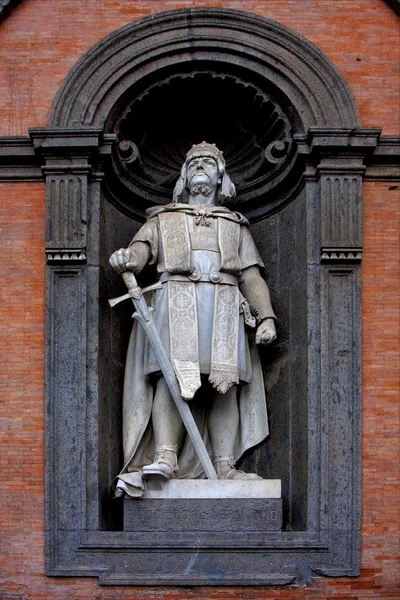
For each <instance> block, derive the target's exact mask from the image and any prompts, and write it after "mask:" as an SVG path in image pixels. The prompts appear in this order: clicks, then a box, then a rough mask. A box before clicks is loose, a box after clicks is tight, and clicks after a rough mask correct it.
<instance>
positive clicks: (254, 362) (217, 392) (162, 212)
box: [110, 142, 276, 497]
mask: <svg viewBox="0 0 400 600" xmlns="http://www.w3.org/2000/svg"><path fill="white" fill-rule="evenodd" d="M234 196H235V186H234V184H233V183H232V181H231V180H230V178H229V176H228V175H227V173H226V171H225V160H224V157H223V155H222V152H221V151H220V150H218V148H217V147H216V146H215V145H214V144H208V143H206V142H202V143H201V144H197V145H194V146H193V147H192V148H191V150H190V151H189V152H188V154H187V156H186V160H185V163H184V164H183V167H182V171H181V176H180V178H179V180H178V182H177V183H176V186H175V190H174V195H173V201H172V203H171V204H168V205H165V206H160V207H157V208H151V209H149V210H148V211H147V212H148V219H147V221H146V223H145V224H144V225H143V227H142V228H141V229H140V230H139V231H138V233H137V234H136V235H135V237H134V238H133V240H132V242H131V243H130V245H129V247H128V248H121V249H120V250H117V251H116V252H114V254H113V255H112V256H111V258H110V263H111V266H112V267H113V268H114V269H115V270H116V271H117V272H119V273H123V272H124V271H132V272H134V273H135V274H138V273H140V272H141V271H142V269H143V268H145V266H146V265H156V267H157V272H158V274H159V286H158V289H157V290H156V291H155V292H153V297H152V300H151V306H152V307H153V309H154V311H153V312H152V314H153V318H154V320H155V323H156V326H157V328H158V331H159V333H160V337H161V340H162V342H163V344H164V347H165V348H166V349H167V352H168V353H169V357H170V361H171V364H172V366H173V369H174V371H175V374H176V377H177V379H178V382H179V386H180V390H181V394H182V397H183V398H184V399H185V400H187V402H188V403H189V404H190V406H191V410H192V413H193V416H194V418H195V421H196V423H197V426H198V429H199V432H200V434H201V436H202V438H203V441H204V443H205V445H206V447H207V449H208V451H209V454H210V456H211V459H212V462H213V463H214V466H215V469H216V472H217V475H218V478H219V479H249V480H252V479H260V477H259V476H258V475H256V474H255V473H244V472H243V471H239V470H237V469H235V464H236V462H237V461H238V460H239V458H240V457H241V456H242V454H243V453H244V452H245V451H246V450H248V449H249V448H251V447H253V446H255V445H256V444H259V443H260V442H261V441H262V440H264V439H265V437H266V436H267V435H268V421H267V410H266V400H265V392H264V385H263V378H262V371H261V365H260V360H259V356H258V351H257V348H256V346H255V344H269V343H270V342H272V341H273V340H275V338H276V330H275V314H274V311H273V309H272V306H271V301H270V294H269V291H268V287H267V284H266V283H265V281H264V279H263V278H262V277H261V275H260V270H259V269H260V267H263V266H264V265H263V263H262V260H261V258H260V256H259V254H258V252H257V249H256V246H255V244H254V241H253V239H252V237H251V234H250V232H249V229H248V222H247V220H246V219H245V218H244V217H243V216H242V215H241V214H240V213H238V212H232V211H231V210H229V209H228V208H226V207H225V206H223V205H225V204H228V203H229V201H231V200H232V199H233V198H234ZM254 325H256V328H255V330H254V329H252V327H254ZM123 447H124V463H125V464H124V467H123V469H122V471H121V473H120V474H119V475H118V483H117V494H119V495H121V494H122V493H124V492H125V493H126V494H127V495H129V496H132V497H140V496H141V495H143V493H144V484H143V479H161V480H164V481H165V480H167V479H169V478H185V479H188V478H189V479H195V478H202V477H204V472H203V468H202V466H201V463H200V461H199V459H198V457H197V455H196V452H195V451H194V447H193V445H192V443H191V440H190V438H189V437H188V436H187V435H186V432H185V428H184V426H183V424H182V420H181V418H180V416H179V413H178V410H177V408H176V406H175V404H174V401H173V399H172V397H171V394H170V392H169V389H168V386H167V385H166V381H165V379H164V377H163V376H162V374H161V372H160V367H159V365H158V363H157V360H156V358H155V356H154V353H153V351H152V349H151V347H150V345H149V344H148V342H147V340H146V337H145V334H144V331H143V329H142V327H141V325H140V324H139V323H135V324H134V326H133V330H132V334H131V338H130V343H129V348H128V353H127V359H126V367H125V382H124V398H123Z"/></svg>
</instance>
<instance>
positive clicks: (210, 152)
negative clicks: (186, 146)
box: [186, 142, 225, 173]
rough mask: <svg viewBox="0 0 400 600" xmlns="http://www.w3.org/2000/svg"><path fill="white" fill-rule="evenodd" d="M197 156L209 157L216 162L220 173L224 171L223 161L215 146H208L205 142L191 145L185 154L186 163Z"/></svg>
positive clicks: (219, 151) (222, 156)
mask: <svg viewBox="0 0 400 600" xmlns="http://www.w3.org/2000/svg"><path fill="white" fill-rule="evenodd" d="M198 156H210V157H211V158H214V159H215V160H216V161H217V164H218V169H219V171H220V172H222V173H223V172H224V171H225V159H224V155H223V154H222V152H221V150H218V148H217V146H216V145H215V144H208V143H207V142H201V144H193V146H192V147H191V148H190V150H189V152H188V153H187V154H186V163H188V162H189V161H191V160H192V159H193V158H197V157H198Z"/></svg>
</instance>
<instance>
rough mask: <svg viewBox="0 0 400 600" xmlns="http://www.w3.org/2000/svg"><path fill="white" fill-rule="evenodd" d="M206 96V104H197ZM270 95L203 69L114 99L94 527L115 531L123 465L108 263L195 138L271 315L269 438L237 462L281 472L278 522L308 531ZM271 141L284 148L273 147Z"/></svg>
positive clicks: (303, 317)
mask: <svg viewBox="0 0 400 600" xmlns="http://www.w3.org/2000/svg"><path fill="white" fill-rule="evenodd" d="M240 75H242V74H240ZM208 97H210V98H211V99H212V101H211V100H210V101H209V102H208V101H207V102H205V99H206V98H208ZM188 98H190V99H191V102H190V103H189V102H188V101H187V99H188ZM174 99H175V101H174ZM279 100H280V104H278V102H277V100H276V97H274V96H273V95H272V93H271V94H270V95H268V94H266V92H265V91H264V92H262V91H260V89H257V88H256V86H255V84H254V82H252V83H251V84H249V85H247V86H246V85H245V83H244V80H242V79H240V77H239V76H237V77H236V78H234V77H233V76H231V74H229V75H226V76H223V74H221V73H218V72H217V73H215V74H214V73H213V74H211V73H205V72H201V73H198V74H196V75H191V76H182V77H181V76H179V77H178V76H177V77H172V76H171V77H170V78H169V79H168V81H163V82H161V83H159V84H156V83H154V84H153V85H152V86H151V85H149V87H148V88H147V89H144V90H142V91H140V90H132V91H131V95H130V96H129V98H128V97H127V98H125V106H121V104H119V105H118V106H116V107H115V110H114V111H113V114H112V115H111V116H110V119H109V122H108V125H107V129H108V131H109V132H114V133H116V134H117V144H116V148H115V150H114V154H113V158H112V161H111V163H110V164H109V165H108V166H107V167H106V180H105V183H104V185H103V191H102V199H101V226H100V227H101V229H100V234H101V278H100V324H101V325H100V348H99V363H100V364H99V373H100V381H99V390H100V392H99V407H100V408H99V481H100V490H99V498H100V510H99V521H100V527H101V528H102V529H108V530H113V529H116V530H118V529H121V528H122V522H123V519H122V511H123V507H122V502H120V501H116V500H113V499H112V491H111V490H112V485H113V480H114V478H115V476H116V475H117V474H118V472H119V470H120V469H121V467H122V462H123V455H122V443H121V430H122V390H123V375H124V362H125V355H126V349H127V344H128V340H129V334H130V330H131V325H132V320H131V315H132V312H133V311H132V308H133V307H132V305H131V303H129V302H124V303H121V304H119V305H117V306H116V307H115V308H113V309H110V307H109V305H108V302H107V300H108V298H112V297H115V296H119V295H121V294H123V293H125V291H126V290H125V288H124V284H123V282H122V278H121V277H120V276H119V275H117V274H116V273H114V272H113V271H112V269H111V268H110V266H109V263H108V259H109V256H110V255H111V254H112V252H114V251H115V250H116V249H118V248H120V247H126V246H127V245H128V244H129V242H130V240H131V239H132V237H133V235H134V234H135V232H136V231H137V230H138V228H139V227H140V226H141V224H142V222H143V220H144V213H145V209H146V208H147V207H149V206H152V205H154V204H155V203H159V204H164V203H167V202H169V201H170V200H171V196H172V189H173V185H174V183H175V181H176V179H177V177H178V175H179V171H180V167H181V164H182V162H183V160H184V156H185V154H186V152H187V150H188V149H189V148H190V146H191V144H192V143H198V142H199V141H202V140H203V139H206V140H207V141H209V142H215V143H216V144H217V145H218V146H219V147H221V149H222V150H223V151H224V154H225V157H226V161H227V170H228V172H229V173H230V175H231V176H232V179H233V180H234V181H235V184H236V185H237V189H238V201H237V203H236V205H235V206H234V207H232V208H233V209H234V210H238V211H240V212H242V213H243V214H244V215H245V216H248V217H250V219H251V227H250V229H251V233H252V235H253V237H254V239H255V242H256V244H257V247H258V249H259V251H260V254H261V256H262V258H263V260H264V263H265V265H266V271H265V278H266V280H267V282H268V285H269V287H270V290H271V296H272V301H273V305H274V309H275V311H276V314H277V317H278V340H277V341H276V342H275V343H274V344H273V345H272V346H271V347H268V348H262V349H261V350H260V354H261V359H262V364H263V368H264V380H265V385H266V393H267V404H268V414H269V424H270V436H269V438H268V439H267V440H266V441H265V442H263V443H262V444H260V445H259V446H258V447H256V448H254V449H252V450H250V451H249V452H248V453H247V454H246V455H245V456H244V457H243V458H242V459H241V461H240V464H239V465H238V466H239V468H243V469H245V470H249V471H256V472H257V473H259V474H260V475H261V476H263V477H265V478H274V479H275V478H277V479H282V497H283V514H284V516H283V527H284V528H285V529H287V530H297V531H300V530H304V529H306V528H307V513H306V506H307V485H308V481H307V462H308V452H307V403H308V397H307V389H308V379H307V351H308V345H307V302H306V300H307V267H306V222H305V221H306V210H305V195H304V193H303V191H302V189H301V187H299V186H297V188H296V187H295V186H294V184H293V182H294V181H297V180H298V174H296V173H294V172H293V171H292V170H291V168H290V164H291V163H290V153H291V152H292V148H291V139H292V134H293V132H296V127H297V125H296V119H295V118H294V116H293V114H292V113H291V111H290V108H289V107H286V110H284V109H283V108H281V106H284V102H283V101H282V99H279ZM203 103H204V104H203ZM278 141H279V142H282V144H283V145H282V144H281V145H278V146H277V150H275V151H274V150H273V147H274V144H275V146H276V142H278ZM121 142H130V143H131V144H132V145H133V146H135V148H136V150H135V148H133V146H131V147H129V144H125V145H124V144H122V150H121ZM271 144H272V145H271ZM268 147H269V148H270V153H271V156H272V158H274V152H275V158H274V160H273V161H268V160H267V159H266V155H265V153H266V150H267V148H268ZM124 148H125V149H124ZM279 148H281V150H279ZM285 149H286V150H285ZM132 151H133V153H134V154H135V153H136V156H135V157H134V158H133V160H132V161H131V162H130V163H129V162H127V160H125V159H126V158H127V157H128V156H130V153H131V152H132ZM124 152H125V156H124ZM279 153H280V154H281V157H280V158H279V156H278V155H279ZM131 158H132V156H131ZM124 160H125V163H124ZM274 161H275V162H274ZM278 180H279V181H278ZM246 186H247V187H246ZM252 186H253V195H254V196H255V198H256V199H255V200H254V201H253V200H252V199H251V197H252V194H251V189H252ZM294 189H295V191H293V190H294ZM241 190H242V192H241ZM243 190H244V191H243ZM246 190H247V191H246ZM260 190H261V192H262V193H260ZM262 190H264V191H262ZM277 199H278V200H277ZM155 280H156V279H155V272H154V271H152V270H151V269H149V270H147V271H146V272H145V273H143V275H141V277H140V281H139V283H140V284H141V285H146V284H148V283H153V282H154V281H155Z"/></svg>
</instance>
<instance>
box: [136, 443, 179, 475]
mask: <svg viewBox="0 0 400 600" xmlns="http://www.w3.org/2000/svg"><path fill="white" fill-rule="evenodd" d="M176 450H177V447H176V446H174V447H170V446H158V448H156V453H155V455H154V461H153V462H152V464H151V465H146V466H144V467H143V469H142V473H143V479H162V480H164V481H166V480H167V479H169V478H170V477H171V475H172V474H173V473H176V472H177V471H178V458H177V455H176Z"/></svg>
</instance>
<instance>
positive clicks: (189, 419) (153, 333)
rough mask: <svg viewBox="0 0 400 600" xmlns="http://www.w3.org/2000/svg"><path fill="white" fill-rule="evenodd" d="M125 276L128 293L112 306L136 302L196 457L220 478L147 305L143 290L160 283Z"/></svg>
mask: <svg viewBox="0 0 400 600" xmlns="http://www.w3.org/2000/svg"><path fill="white" fill-rule="evenodd" d="M122 277H123V279H124V282H125V285H126V287H127V288H128V291H129V293H128V294H125V295H124V296H120V297H119V298H113V299H112V300H109V301H108V302H109V304H110V306H115V304H117V303H118V302H122V300H126V299H128V298H131V299H132V302H133V305H134V307H135V312H134V313H133V315H132V316H133V318H134V319H136V320H137V321H139V323H141V325H142V327H143V329H144V331H145V333H146V335H147V337H148V340H149V342H150V345H151V347H152V350H153V352H154V354H155V356H156V358H157V361H158V364H159V366H160V369H161V372H162V374H163V375H164V378H165V381H166V382H167V385H168V388H169V391H170V392H171V396H172V398H173V400H174V402H175V404H176V407H177V409H178V411H179V414H180V416H181V419H182V421H183V424H184V425H185V427H186V431H187V432H188V435H189V437H190V439H191V441H192V444H193V446H194V449H195V450H196V453H197V456H198V457H199V460H200V462H201V465H202V467H203V469H204V472H205V474H206V475H207V478H208V479H218V476H217V473H216V472H215V469H214V465H213V464H212V462H211V459H210V457H209V455H208V452H207V448H206V447H205V445H204V442H203V440H202V437H201V435H200V432H199V430H198V428H197V425H196V423H195V420H194V418H193V415H192V413H191V410H190V408H189V406H188V404H187V402H185V400H183V398H182V396H181V391H180V389H179V384H178V380H177V378H176V375H175V372H174V369H173V366H172V365H171V362H170V360H169V358H168V355H167V352H166V350H165V348H164V346H163V343H162V341H161V338H160V334H159V333H158V331H157V328H156V326H155V323H154V320H153V317H152V314H151V309H149V307H148V306H147V303H146V300H145V299H144V297H143V292H145V291H150V289H158V288H159V285H158V284H154V285H153V286H149V287H148V288H144V289H143V290H141V289H140V287H139V286H138V284H137V281H136V277H135V276H134V274H133V273H132V272H130V271H125V272H124V273H122Z"/></svg>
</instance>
